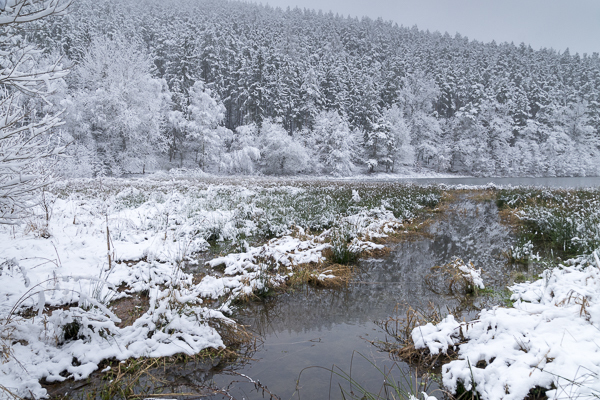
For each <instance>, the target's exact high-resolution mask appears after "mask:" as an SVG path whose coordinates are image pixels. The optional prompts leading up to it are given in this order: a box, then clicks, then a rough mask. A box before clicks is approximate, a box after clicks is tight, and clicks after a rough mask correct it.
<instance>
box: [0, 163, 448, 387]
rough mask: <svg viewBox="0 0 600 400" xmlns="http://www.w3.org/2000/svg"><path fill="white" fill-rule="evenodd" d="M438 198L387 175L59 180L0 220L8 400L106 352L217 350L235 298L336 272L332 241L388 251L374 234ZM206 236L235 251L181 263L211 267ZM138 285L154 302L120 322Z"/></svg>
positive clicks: (89, 365) (111, 356) (85, 369)
mask: <svg viewBox="0 0 600 400" xmlns="http://www.w3.org/2000/svg"><path fill="white" fill-rule="evenodd" d="M439 198H440V193H439V190H437V189H435V188H418V187H412V186H401V185H398V184H381V183H378V184H369V183H358V184H346V183H339V182H322V181H321V182H315V181H313V182H310V181H299V180H295V181H293V182H286V181H278V180H256V179H249V180H247V181H242V180H241V179H237V180H221V181H219V180H218V179H194V178H188V179H182V178H177V177H174V176H169V175H155V176H154V178H152V179H129V180H127V179H104V180H99V179H98V180H73V181H65V182H58V183H56V184H54V185H53V186H51V187H50V188H48V190H47V191H46V192H45V193H44V197H43V201H42V203H41V204H40V205H39V206H38V207H37V208H36V210H35V215H34V216H31V217H30V218H28V219H27V221H25V222H24V223H23V224H21V225H16V226H3V227H1V232H0V248H1V250H0V254H1V255H2V256H1V259H0V275H1V276H2V282H3V285H2V286H1V287H0V296H1V297H2V303H1V304H0V318H1V323H2V325H3V326H2V336H1V340H2V349H3V350H2V351H3V363H2V364H1V365H0V370H1V373H0V385H2V386H3V387H4V391H0V396H4V397H10V396H11V394H12V395H16V396H30V397H35V398H40V397H44V396H45V394H46V391H45V389H43V388H42V387H41V385H40V383H39V381H40V379H45V380H46V381H47V382H55V381H63V380H65V379H71V378H73V379H76V380H78V379H84V378H86V377H88V376H89V375H90V374H91V373H92V372H93V371H95V370H97V369H98V368H99V364H100V363H101V362H102V361H103V360H125V359H128V358H131V357H161V356H170V355H173V354H176V353H185V354H196V353H198V352H200V351H201V350H203V349H206V348H215V349H218V348H222V347H223V346H224V343H223V340H222V338H221V336H220V334H219V332H218V330H217V329H215V326H223V324H235V322H234V321H233V320H232V319H230V318H229V317H230V316H231V312H232V308H233V306H232V302H233V301H234V300H237V299H243V298H247V297H250V296H252V295H255V294H260V293H261V292H262V291H264V290H268V289H269V288H274V287H277V286H280V285H285V284H286V282H287V281H288V280H289V279H290V278H291V277H293V276H294V274H296V273H298V271H299V270H300V269H302V271H303V273H304V274H307V275H308V278H306V279H307V280H312V281H313V282H317V283H318V282H325V281H327V280H335V279H336V278H337V277H336V269H335V268H333V267H330V265H331V263H328V262H326V260H325V257H324V251H325V250H327V249H329V250H330V253H331V254H333V255H334V256H335V254H336V253H338V252H344V251H345V252H350V253H352V254H359V253H362V252H370V251H376V250H378V249H381V248H382V247H383V246H382V245H380V244H375V243H373V240H374V239H375V238H379V237H385V236H387V235H388V234H396V233H397V232H401V231H402V230H403V223H404V222H405V221H407V220H410V219H411V218H413V217H414V216H415V215H416V213H417V212H418V210H419V209H421V208H423V207H425V206H435V204H437V202H438V201H439ZM249 243H254V246H252V245H250V244H249ZM211 244H212V245H213V246H217V245H219V244H228V246H229V248H230V249H231V250H230V251H231V252H230V254H224V255H223V256H222V257H218V258H215V259H213V260H211V261H210V263H209V265H208V267H207V268H206V271H205V272H204V274H205V276H203V275H196V278H198V277H202V276H203V277H202V279H199V278H198V279H194V276H193V275H192V274H191V273H187V272H185V271H190V270H191V269H194V268H197V269H199V270H203V268H202V267H203V266H202V265H200V266H197V265H196V264H198V261H197V257H196V255H198V254H206V252H207V251H208V250H209V248H210V247H211ZM328 266H329V267H328ZM212 267H215V268H212ZM223 267H224V269H223ZM140 293H143V294H144V296H147V297H148V302H149V304H148V309H147V311H145V312H143V313H142V315H141V316H139V318H137V319H136V320H135V321H133V322H132V323H131V324H122V323H121V320H120V318H119V317H118V316H117V315H116V314H115V313H114V312H113V311H112V310H111V304H112V302H114V301H115V300H117V299H120V298H126V297H131V296H138V295H139V294H140Z"/></svg>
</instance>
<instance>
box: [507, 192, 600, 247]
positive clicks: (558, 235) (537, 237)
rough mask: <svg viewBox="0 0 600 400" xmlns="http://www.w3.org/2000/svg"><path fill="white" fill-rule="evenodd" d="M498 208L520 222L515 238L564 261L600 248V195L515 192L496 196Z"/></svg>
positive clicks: (591, 193)
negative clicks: (531, 243)
mask: <svg viewBox="0 0 600 400" xmlns="http://www.w3.org/2000/svg"><path fill="white" fill-rule="evenodd" d="M498 205H499V206H500V207H502V208H508V209H510V210H511V211H512V212H513V213H514V215H515V216H516V217H517V218H518V220H519V221H520V223H519V227H518V235H519V236H520V238H521V240H523V241H524V242H526V241H528V240H531V241H532V242H533V243H534V244H536V245H537V246H538V247H541V248H542V249H545V250H547V251H551V252H552V253H553V254H554V253H556V254H560V255H562V256H563V257H571V256H576V255H585V254H591V253H592V251H594V249H597V248H598V247H600V191H599V190H597V189H580V190H562V189H561V190H550V189H532V188H516V189H505V190H501V191H500V192H499V193H498Z"/></svg>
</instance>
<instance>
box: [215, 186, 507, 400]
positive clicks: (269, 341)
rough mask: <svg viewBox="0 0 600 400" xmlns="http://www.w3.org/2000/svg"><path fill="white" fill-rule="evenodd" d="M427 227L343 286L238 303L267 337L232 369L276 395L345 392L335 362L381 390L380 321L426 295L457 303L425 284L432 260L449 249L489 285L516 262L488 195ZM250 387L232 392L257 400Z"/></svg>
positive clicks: (423, 301)
mask: <svg viewBox="0 0 600 400" xmlns="http://www.w3.org/2000/svg"><path fill="white" fill-rule="evenodd" d="M428 230H429V235H426V236H419V237H416V238H413V239H411V240H407V241H404V242H401V243H398V244H394V245H393V250H392V252H391V254H389V256H387V257H385V258H382V259H375V260H373V259H371V260H364V261H362V262H361V263H360V264H359V266H358V273H357V274H356V276H355V278H354V280H353V282H352V283H351V284H350V285H349V286H348V287H347V288H343V289H336V290H333V289H315V288H304V289H301V290H297V291H296V292H293V293H289V294H284V295H281V296H278V297H276V298H274V299H270V300H266V301H264V302H258V303H252V304H250V305H249V306H248V307H247V308H245V309H244V310H241V311H240V312H239V313H238V315H237V316H236V319H237V320H238V321H240V322H241V323H243V324H245V325H247V326H248V327H249V328H250V329H251V330H252V331H254V332H255V333H256V334H257V335H259V336H260V337H261V338H262V340H263V343H262V345H261V346H260V347H259V348H258V351H257V352H256V353H255V354H254V355H253V360H252V361H250V362H248V363H246V364H245V365H244V366H242V367H240V368H238V372H239V373H243V374H246V375H248V376H250V377H252V378H253V379H256V380H259V381H260V382H261V383H262V384H264V385H266V386H267V387H268V389H269V390H270V391H271V392H272V393H275V394H277V395H278V396H280V397H281V398H282V399H301V398H304V399H329V398H331V399H338V398H341V389H340V387H339V386H338V384H340V385H342V388H344V389H346V390H348V391H349V390H350V389H351V387H350V384H349V383H348V382H347V381H346V380H344V379H339V377H337V376H336V375H335V374H331V372H329V371H327V370H326V369H325V368H329V369H331V368H332V367H333V366H336V367H337V368H339V369H340V370H341V371H344V372H346V373H348V374H349V373H350V372H352V379H354V380H355V381H357V382H359V383H360V384H361V385H363V386H364V387H366V388H368V389H369V390H370V391H375V392H377V391H378V390H380V389H381V387H382V383H383V377H382V374H381V373H380V372H378V371H377V369H376V368H375V367H374V366H373V365H371V363H373V364H375V365H376V366H377V367H378V368H379V369H381V370H385V369H389V368H392V367H393V366H394V362H393V361H391V360H390V358H389V355H388V354H387V353H385V352H378V350H377V348H376V347H375V346H373V345H372V344H371V343H370V342H369V341H378V340H385V339H386V335H385V332H383V331H382V329H380V328H379V327H378V325H377V324H376V322H377V321H381V320H385V319H386V318H388V317H390V316H394V315H398V313H400V314H402V313H403V311H404V310H405V309H406V305H407V304H408V305H410V306H412V307H414V308H420V309H425V308H426V307H427V306H428V303H429V302H433V303H434V304H436V305H437V306H441V307H444V306H446V305H448V306H451V307H452V306H456V305H457V303H456V301H455V300H454V299H453V298H452V297H450V296H447V295H442V294H435V293H433V292H432V291H431V290H430V288H429V287H428V286H427V285H426V283H425V277H426V276H427V275H428V274H429V273H430V272H431V271H430V269H431V267H433V266H436V265H442V264H445V263H447V262H449V261H451V260H452V258H453V257H455V256H456V257H460V258H463V259H464V260H465V261H468V260H472V261H473V262H474V264H475V266H476V267H477V268H479V267H481V268H482V269H483V270H484V274H483V276H484V282H485V283H486V285H487V286H491V287H497V288H503V287H505V286H506V284H508V283H509V280H510V277H511V273H512V272H513V268H515V267H512V266H510V265H507V263H506V262H505V258H504V257H503V256H502V251H503V250H506V249H507V248H510V245H511V244H512V237H511V235H510V233H509V231H508V229H507V228H506V227H504V226H503V225H502V224H501V223H500V219H499V216H498V210H497V208H496V205H495V203H494V202H492V201H476V200H473V199H469V198H467V196H466V195H465V197H463V198H461V199H459V200H458V201H457V202H455V203H454V204H452V205H451V206H450V207H449V209H448V210H447V211H446V212H444V213H442V214H441V215H437V216H436V218H435V222H434V223H433V224H432V225H430V226H429V228H428ZM469 311H471V315H472V312H473V309H470V310H469V309H467V310H465V313H468V312H469ZM320 367H323V368H320ZM399 369H402V370H403V371H404V373H410V370H409V368H408V366H407V365H405V364H403V363H398V364H396V366H395V370H394V373H393V375H394V376H395V377H396V379H397V380H403V379H404V378H403V377H402V376H401V373H400V372H399ZM340 370H338V371H340ZM413 373H414V372H413ZM214 379H215V383H217V385H218V386H221V387H223V386H225V385H227V383H228V379H229V380H230V379H231V378H230V377H227V376H220V375H216V376H214ZM237 380H239V379H237ZM253 388H254V385H252V384H243V383H236V384H235V385H234V388H233V389H232V390H231V394H233V395H234V396H235V397H236V398H240V399H241V398H247V399H258V398H262V392H258V393H257V392H256V391H253V390H252V389H253ZM267 398H268V396H267Z"/></svg>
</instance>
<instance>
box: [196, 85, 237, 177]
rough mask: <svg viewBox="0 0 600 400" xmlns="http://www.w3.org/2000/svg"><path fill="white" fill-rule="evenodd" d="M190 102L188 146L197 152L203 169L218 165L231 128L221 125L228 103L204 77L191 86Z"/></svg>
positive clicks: (198, 160) (199, 163)
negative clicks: (214, 95)
mask: <svg viewBox="0 0 600 400" xmlns="http://www.w3.org/2000/svg"><path fill="white" fill-rule="evenodd" d="M189 96H190V105H189V106H188V110H187V111H188V112H187V118H188V122H187V126H186V140H187V146H186V147H188V148H189V149H190V150H191V151H193V152H194V155H195V157H194V160H195V161H196V162H197V163H198V166H199V167H200V168H202V169H207V167H208V168H212V167H213V166H214V165H218V163H219V161H220V158H221V155H222V153H223V152H224V145H225V140H226V138H227V136H231V132H230V131H229V130H228V129H226V128H224V127H222V126H220V124H221V122H222V121H223V118H224V116H225V107H224V106H223V104H221V103H220V102H219V101H218V100H217V99H215V98H214V97H213V95H212V92H211V90H210V89H208V88H207V87H206V86H205V85H204V83H203V82H202V81H197V82H196V83H194V86H192V87H191V88H190V94H189Z"/></svg>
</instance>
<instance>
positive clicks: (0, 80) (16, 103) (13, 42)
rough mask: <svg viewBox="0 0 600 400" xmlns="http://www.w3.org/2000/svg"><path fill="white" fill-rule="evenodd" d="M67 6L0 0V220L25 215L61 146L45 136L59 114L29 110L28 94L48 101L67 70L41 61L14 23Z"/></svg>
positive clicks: (52, 0) (56, 1) (59, 0)
mask: <svg viewBox="0 0 600 400" xmlns="http://www.w3.org/2000/svg"><path fill="white" fill-rule="evenodd" d="M69 5H70V0H67V1H63V0H45V1H36V0H0V32H1V33H2V34H1V35H0V224H13V223H16V222H17V221H18V220H19V219H20V218H21V217H22V216H23V212H24V211H25V210H27V208H28V207H29V206H30V205H31V200H32V198H33V196H34V194H35V192H36V191H37V190H38V189H40V188H41V187H42V186H43V185H44V184H45V183H47V181H48V179H47V178H48V176H49V175H50V172H49V171H48V169H45V170H44V169H43V168H42V167H41V165H40V163H41V161H42V160H43V159H46V158H48V157H51V156H54V155H56V154H58V153H59V152H60V151H61V150H62V148H60V147H57V146H55V145H54V144H53V143H51V140H50V137H49V135H48V134H49V133H50V132H51V130H52V129H53V128H56V127H57V126H59V125H61V123H62V122H61V119H60V114H61V112H58V113H55V114H49V115H48V114H47V115H44V116H41V117H40V116H37V115H35V113H33V112H28V111H27V110H26V104H27V100H28V99H27V98H26V96H28V97H30V98H31V97H34V98H35V97H37V98H40V99H41V100H43V101H44V102H46V103H49V101H48V100H47V99H46V97H45V96H47V95H50V94H52V92H53V85H52V82H53V81H56V80H59V79H62V78H64V77H65V76H66V74H67V73H68V71H67V70H65V69H63V68H62V66H61V64H60V59H58V60H56V61H54V62H51V63H49V64H48V63H43V62H42V60H43V57H42V50H40V49H38V48H37V47H36V46H34V45H32V44H30V43H28V41H27V39H26V38H25V37H24V36H23V35H22V34H20V33H19V32H18V30H17V29H16V26H17V25H18V24H22V23H26V22H32V21H35V20H39V19H42V18H45V17H47V16H49V15H62V14H63V13H64V12H65V11H66V9H67V7H68V6H69ZM44 64H46V65H44Z"/></svg>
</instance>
